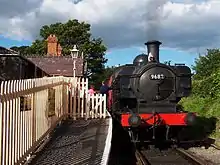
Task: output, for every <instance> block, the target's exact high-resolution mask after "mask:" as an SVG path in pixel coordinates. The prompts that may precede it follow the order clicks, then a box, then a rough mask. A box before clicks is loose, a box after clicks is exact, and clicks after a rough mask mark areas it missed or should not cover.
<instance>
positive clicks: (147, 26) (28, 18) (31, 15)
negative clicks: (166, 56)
mask: <svg viewBox="0 0 220 165" xmlns="http://www.w3.org/2000/svg"><path fill="white" fill-rule="evenodd" d="M11 1H12V0H11ZM16 2H17V1H16ZM18 2H19V3H18ZM18 2H17V3H15V0H14V1H13V2H9V0H0V9H1V10H0V12H1V16H0V22H1V27H0V34H2V35H4V36H6V37H10V38H13V39H31V40H33V39H35V38H36V37H38V35H39V29H40V27H41V26H42V25H45V24H51V23H55V22H59V21H61V22H65V21H67V20H68V19H75V18H76V19H79V20H81V21H88V22H89V23H90V24H91V25H92V32H93V34H94V36H96V37H102V38H103V39H104V42H105V43H106V44H107V46H108V47H109V48H125V47H131V46H142V45H143V44H144V42H146V41H147V40H148V39H159V40H160V41H162V42H163V46H164V47H169V48H175V49H179V50H188V51H195V50H198V49H199V50H202V49H205V48H211V47H217V46H218V45H219V44H218V43H220V30H218V27H219V26H220V22H219V17H220V13H219V10H220V1H219V0H207V1H202V0H188V1H185V2H184V3H183V1H180V0H175V1H173V2H171V1H170V0H138V1H137V0H120V1H118V0H41V1H40V0H20V1H18Z"/></svg>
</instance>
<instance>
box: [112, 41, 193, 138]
mask: <svg viewBox="0 0 220 165" xmlns="http://www.w3.org/2000/svg"><path fill="white" fill-rule="evenodd" d="M145 45H147V50H148V52H147V55H146V54H141V55H138V56H137V57H136V58H135V59H134V61H133V64H126V65H123V66H120V67H118V68H116V70H115V71H114V73H113V74H112V75H111V77H110V79H109V85H110V86H111V89H112V90H111V91H110V93H109V94H110V95H109V98H108V102H109V110H110V111H111V114H112V116H113V118H114V119H116V120H117V121H119V122H120V124H121V125H122V126H123V127H124V128H125V129H127V130H128V131H129V134H130V136H131V138H132V141H134V142H142V141H143V142H152V141H155V140H157V139H164V140H166V141H179V140H180V139H181V138H180V137H181V130H183V129H184V128H186V127H189V126H192V125H193V124H194V123H195V119H196V115H195V114H194V113H188V112H186V111H184V110H182V109H180V108H178V106H177V103H178V102H179V101H180V100H181V98H182V97H187V96H189V94H190V92H191V84H192V82H191V76H192V74H191V70H190V68H189V67H187V66H185V65H184V64H175V65H174V66H171V65H167V64H164V63H160V61H159V46H160V45H161V42H159V41H148V42H147V43H145Z"/></svg>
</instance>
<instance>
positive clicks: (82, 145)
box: [28, 117, 112, 165]
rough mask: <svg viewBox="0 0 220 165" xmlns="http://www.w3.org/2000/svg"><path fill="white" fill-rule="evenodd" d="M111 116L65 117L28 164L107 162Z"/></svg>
mask: <svg viewBox="0 0 220 165" xmlns="http://www.w3.org/2000/svg"><path fill="white" fill-rule="evenodd" d="M111 139H112V119H111V117H107V118H105V119H91V120H75V121H74V120H68V121H66V122H65V123H63V124H62V125H61V126H60V127H59V128H58V129H57V130H56V131H55V132H54V134H53V136H52V138H51V139H50V141H49V142H48V143H47V144H46V145H45V146H44V147H43V149H42V150H41V151H40V152H39V153H36V156H35V158H33V159H32V160H31V161H30V163H28V164H31V165H100V164H101V165H106V164H108V159H109V154H110V149H111Z"/></svg>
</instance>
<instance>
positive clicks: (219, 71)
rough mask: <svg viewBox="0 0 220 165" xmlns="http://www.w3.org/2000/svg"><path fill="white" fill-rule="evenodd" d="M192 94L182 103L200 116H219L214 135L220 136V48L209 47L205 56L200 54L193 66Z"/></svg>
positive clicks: (188, 109) (185, 107) (186, 108)
mask: <svg viewBox="0 0 220 165" xmlns="http://www.w3.org/2000/svg"><path fill="white" fill-rule="evenodd" d="M193 69H194V71H195V72H196V74H195V75H194V76H193V83H192V85H193V90H192V95H191V96H190V97H188V98H183V99H182V100H181V101H180V104H181V105H182V106H183V108H184V109H185V110H187V111H192V112H197V113H198V114H199V115H200V116H204V117H207V118H210V117H215V118H217V125H216V131H215V132H213V133H212V136H214V137H218V138H220V132H219V128H220V99H219V98H220V50H219V49H208V50H207V54H206V55H205V56H199V58H198V59H196V62H195V66H194V67H193ZM203 125H204V124H203Z"/></svg>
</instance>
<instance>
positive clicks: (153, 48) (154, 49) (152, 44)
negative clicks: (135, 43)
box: [145, 40, 162, 62]
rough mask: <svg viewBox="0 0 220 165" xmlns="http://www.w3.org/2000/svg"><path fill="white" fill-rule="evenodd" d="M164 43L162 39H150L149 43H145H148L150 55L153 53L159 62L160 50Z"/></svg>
mask: <svg viewBox="0 0 220 165" xmlns="http://www.w3.org/2000/svg"><path fill="white" fill-rule="evenodd" d="M161 44H162V43H161V42H160V41H156V40H152V41H148V42H147V43H145V45H147V54H148V55H150V54H151V55H152V56H153V57H154V59H155V60H156V61H157V62H160V61H159V51H160V48H159V47H160V45H161Z"/></svg>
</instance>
